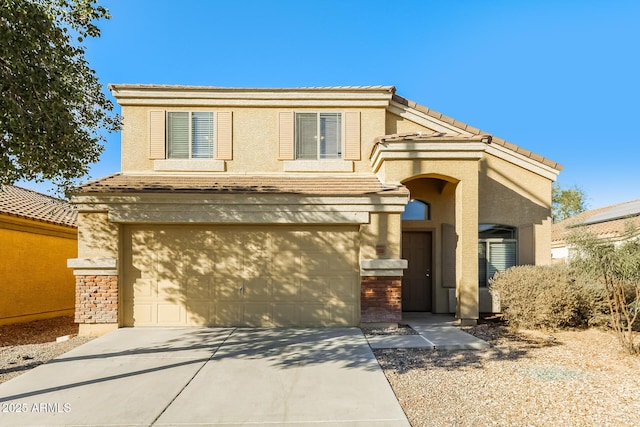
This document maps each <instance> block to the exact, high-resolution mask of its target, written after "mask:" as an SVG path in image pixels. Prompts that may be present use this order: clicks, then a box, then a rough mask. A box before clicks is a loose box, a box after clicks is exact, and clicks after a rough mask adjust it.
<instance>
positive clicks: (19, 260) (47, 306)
mask: <svg viewBox="0 0 640 427" xmlns="http://www.w3.org/2000/svg"><path fill="white" fill-rule="evenodd" d="M76 218H77V214H76V210H75V209H74V207H73V206H72V205H70V204H69V203H67V202H65V201H63V200H59V199H56V198H53V197H49V196H46V195H44V194H40V193H37V192H35V191H31V190H26V189H24V188H20V187H16V186H13V185H7V186H4V187H1V188H0V247H1V248H2V262H1V263H0V295H1V297H0V325H4V324H9V323H18V322H27V321H31V320H38V319H47V318H50V317H56V316H69V315H73V313H74V302H75V279H74V277H73V274H71V271H69V269H68V268H67V265H66V264H67V259H68V258H70V257H76V256H77V253H78V242H77V228H76Z"/></svg>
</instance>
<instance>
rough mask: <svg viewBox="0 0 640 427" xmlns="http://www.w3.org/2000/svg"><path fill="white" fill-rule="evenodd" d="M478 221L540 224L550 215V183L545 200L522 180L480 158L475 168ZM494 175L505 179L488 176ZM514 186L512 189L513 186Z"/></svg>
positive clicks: (549, 217)
mask: <svg viewBox="0 0 640 427" xmlns="http://www.w3.org/2000/svg"><path fill="white" fill-rule="evenodd" d="M478 173H479V178H478V179H479V183H478V187H479V191H480V197H479V203H480V209H479V213H480V217H479V218H478V220H479V221H478V222H479V223H481V224H482V223H494V224H505V225H511V226H515V227H518V226H521V225H523V224H542V222H543V221H545V220H550V219H551V206H550V205H549V203H550V200H551V183H550V182H549V200H543V199H542V198H540V197H539V195H537V194H535V192H534V191H532V189H531V185H530V183H529V182H527V181H526V180H522V181H518V180H516V179H514V178H513V177H510V176H507V175H505V174H503V173H502V172H500V171H498V170H496V169H491V173H489V168H488V166H487V164H486V162H480V170H479V172H478ZM491 175H496V176H497V177H500V179H501V180H503V181H505V182H507V183H509V186H507V185H505V184H503V183H502V182H500V181H498V180H497V179H494V178H492V177H491ZM514 189H515V190H514Z"/></svg>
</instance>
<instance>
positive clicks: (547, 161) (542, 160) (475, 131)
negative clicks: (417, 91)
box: [392, 93, 563, 171]
mask: <svg viewBox="0 0 640 427" xmlns="http://www.w3.org/2000/svg"><path fill="white" fill-rule="evenodd" d="M392 99H393V100H394V101H395V102H397V103H399V104H402V105H406V106H407V107H409V108H413V109H415V110H418V111H420V112H422V113H424V114H426V115H428V116H431V117H433V118H435V119H438V120H442V121H443V122H445V123H448V124H450V125H452V126H455V127H457V128H460V129H463V130H465V131H467V132H469V133H472V134H474V135H489V133H488V132H485V131H482V130H480V129H478V128H476V127H473V126H469V125H468V124H466V123H463V122H461V121H459V120H456V119H454V118H452V117H449V116H445V115H444V114H442V113H439V112H437V111H435V110H432V109H430V108H428V107H425V106H424V105H420V104H418V103H416V102H414V101H410V100H408V99H406V98H403V97H401V96H399V95H396V94H395V93H394V94H393V98H392ZM491 143H492V144H497V145H500V146H502V147H505V148H508V149H509V150H511V151H515V152H516V153H518V154H521V155H523V156H525V157H528V158H530V159H532V160H536V161H538V162H540V163H542V164H544V165H547V166H549V167H551V168H553V169H556V170H558V171H561V170H562V169H563V166H562V165H561V164H559V163H557V162H555V161H553V160H551V159H547V158H546V157H543V156H541V155H539V154H536V153H533V152H531V151H529V150H527V149H525V148H522V147H519V146H517V145H516V144H513V143H511V142H509V141H506V140H504V139H502V138H498V137H497V136H492V139H491Z"/></svg>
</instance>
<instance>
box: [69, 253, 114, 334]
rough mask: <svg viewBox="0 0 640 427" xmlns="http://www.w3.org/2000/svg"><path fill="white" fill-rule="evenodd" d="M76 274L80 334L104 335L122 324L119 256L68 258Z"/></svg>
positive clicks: (76, 316)
mask: <svg viewBox="0 0 640 427" xmlns="http://www.w3.org/2000/svg"><path fill="white" fill-rule="evenodd" d="M67 266H68V267H70V268H73V269H74V270H73V274H74V275H75V276H76V315H75V321H76V323H78V324H79V325H80V335H101V334H103V333H106V332H109V331H111V330H113V329H117V328H118V300H119V298H118V285H119V283H118V281H119V279H118V278H119V276H118V269H117V260H116V259H115V258H74V259H70V260H67Z"/></svg>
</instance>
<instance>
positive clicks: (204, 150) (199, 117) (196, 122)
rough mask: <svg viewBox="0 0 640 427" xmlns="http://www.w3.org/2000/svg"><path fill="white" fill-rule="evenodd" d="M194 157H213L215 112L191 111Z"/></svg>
mask: <svg viewBox="0 0 640 427" xmlns="http://www.w3.org/2000/svg"><path fill="white" fill-rule="evenodd" d="M191 129H192V132H191V134H192V139H193V141H192V153H191V157H192V158H194V159H211V158H213V113H191Z"/></svg>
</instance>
